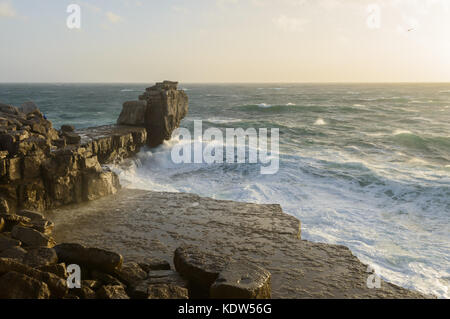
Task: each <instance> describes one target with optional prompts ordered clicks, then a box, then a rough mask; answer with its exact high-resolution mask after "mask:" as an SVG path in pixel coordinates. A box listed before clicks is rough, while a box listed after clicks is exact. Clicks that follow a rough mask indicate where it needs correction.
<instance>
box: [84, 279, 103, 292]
mask: <svg viewBox="0 0 450 319" xmlns="http://www.w3.org/2000/svg"><path fill="white" fill-rule="evenodd" d="M81 286H83V287H88V288H89V289H92V290H94V291H96V290H98V288H100V287H101V286H102V284H101V282H100V281H98V280H82V281H81Z"/></svg>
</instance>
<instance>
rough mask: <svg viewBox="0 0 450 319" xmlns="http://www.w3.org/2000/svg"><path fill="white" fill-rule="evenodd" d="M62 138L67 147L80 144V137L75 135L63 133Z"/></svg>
mask: <svg viewBox="0 0 450 319" xmlns="http://www.w3.org/2000/svg"><path fill="white" fill-rule="evenodd" d="M63 136H64V138H65V139H66V143H67V144H69V145H76V144H80V142H81V136H80V135H78V134H77V133H73V132H64V133H63Z"/></svg>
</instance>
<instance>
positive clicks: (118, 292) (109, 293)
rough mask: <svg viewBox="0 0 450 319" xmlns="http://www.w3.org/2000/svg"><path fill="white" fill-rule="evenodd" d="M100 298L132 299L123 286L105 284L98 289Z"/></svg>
mask: <svg viewBox="0 0 450 319" xmlns="http://www.w3.org/2000/svg"><path fill="white" fill-rule="evenodd" d="M97 298H98V299H130V297H128V295H127V293H126V292H125V289H124V288H123V287H122V286H103V287H101V288H100V289H99V290H98V291H97Z"/></svg>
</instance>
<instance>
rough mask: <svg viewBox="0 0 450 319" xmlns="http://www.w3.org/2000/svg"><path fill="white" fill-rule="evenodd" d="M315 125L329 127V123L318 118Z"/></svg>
mask: <svg viewBox="0 0 450 319" xmlns="http://www.w3.org/2000/svg"><path fill="white" fill-rule="evenodd" d="M314 125H319V126H320V125H327V123H326V122H325V121H324V119H322V118H318V119H317V120H316V121H315V122H314Z"/></svg>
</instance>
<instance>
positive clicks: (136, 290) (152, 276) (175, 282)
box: [130, 270, 188, 299]
mask: <svg viewBox="0 0 450 319" xmlns="http://www.w3.org/2000/svg"><path fill="white" fill-rule="evenodd" d="M155 285H170V286H173V287H178V288H180V289H187V288H188V282H187V281H186V280H185V279H183V278H182V277H181V276H180V275H179V274H178V273H177V272H175V271H171V270H156V271H150V272H149V273H148V279H146V280H144V281H142V282H140V283H139V284H138V285H136V286H135V287H132V289H131V292H130V294H131V296H132V297H133V298H136V299H147V298H148V297H149V296H150V292H149V288H150V287H152V286H155Z"/></svg>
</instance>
